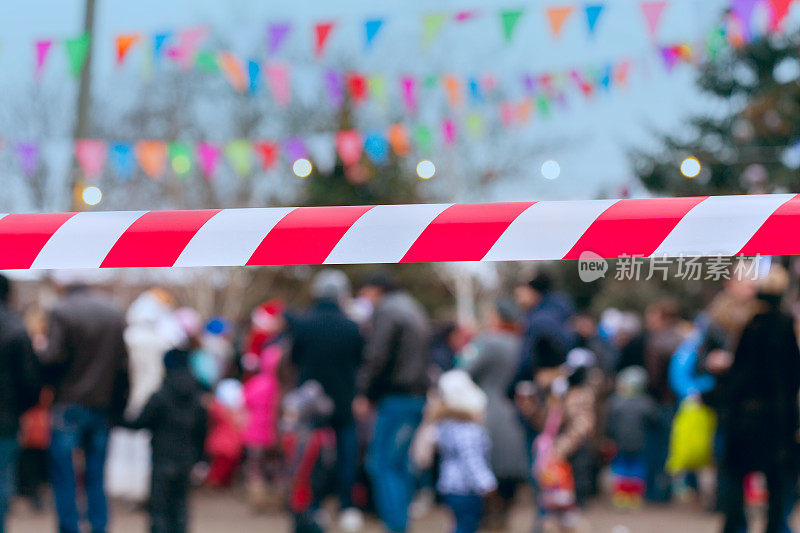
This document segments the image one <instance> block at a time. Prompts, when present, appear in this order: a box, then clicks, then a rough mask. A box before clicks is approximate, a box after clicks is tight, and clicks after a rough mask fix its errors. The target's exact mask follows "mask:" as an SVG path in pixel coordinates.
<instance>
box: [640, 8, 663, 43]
mask: <svg viewBox="0 0 800 533" xmlns="http://www.w3.org/2000/svg"><path fill="white" fill-rule="evenodd" d="M665 7H667V2H666V0H655V1H653V0H649V1H645V2H642V3H641V8H642V14H643V15H644V20H645V22H646V24H647V33H648V35H650V38H651V39H654V38H655V37H656V33H658V24H659V22H661V15H663V14H664V8H665Z"/></svg>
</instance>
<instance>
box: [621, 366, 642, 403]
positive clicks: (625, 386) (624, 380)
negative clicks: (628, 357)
mask: <svg viewBox="0 0 800 533" xmlns="http://www.w3.org/2000/svg"><path fill="white" fill-rule="evenodd" d="M646 387H647V371H646V370H645V369H644V368H642V367H641V366H629V367H626V368H624V369H622V370H621V371H620V373H619V374H617V392H619V393H620V394H622V395H625V396H635V395H637V394H640V393H642V392H644V390H645V388H646Z"/></svg>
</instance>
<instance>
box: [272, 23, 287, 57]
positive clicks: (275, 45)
mask: <svg viewBox="0 0 800 533" xmlns="http://www.w3.org/2000/svg"><path fill="white" fill-rule="evenodd" d="M290 31H292V25H291V23H289V22H275V23H273V24H270V25H269V28H267V51H268V52H269V53H270V54H277V53H278V52H279V51H280V49H281V47H282V46H283V43H284V41H286V37H287V36H288V35H289V32H290Z"/></svg>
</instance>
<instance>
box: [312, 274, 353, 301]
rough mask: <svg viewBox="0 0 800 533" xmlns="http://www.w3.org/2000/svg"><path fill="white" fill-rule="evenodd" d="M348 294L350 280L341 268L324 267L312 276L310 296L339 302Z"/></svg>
mask: <svg viewBox="0 0 800 533" xmlns="http://www.w3.org/2000/svg"><path fill="white" fill-rule="evenodd" d="M349 295H350V280H349V279H348V278H347V275H346V274H345V273H344V272H342V271H341V270H335V269H333V268H326V269H325V270H321V271H319V272H318V273H317V275H316V276H314V280H313V281H312V282H311V296H313V297H314V298H315V299H317V300H329V301H332V302H340V301H341V300H342V299H344V298H346V297H348V296H349Z"/></svg>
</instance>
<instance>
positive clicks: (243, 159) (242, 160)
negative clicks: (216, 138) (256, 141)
mask: <svg viewBox="0 0 800 533" xmlns="http://www.w3.org/2000/svg"><path fill="white" fill-rule="evenodd" d="M225 155H226V156H227V157H228V161H230V163H231V166H232V167H233V170H234V171H235V172H236V173H237V174H238V175H239V176H242V177H244V176H247V175H248V174H250V172H251V171H252V170H253V147H252V145H251V144H250V141H248V140H247V139H237V140H235V141H231V142H229V143H228V146H226V147H225Z"/></svg>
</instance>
